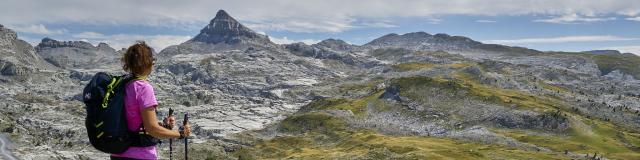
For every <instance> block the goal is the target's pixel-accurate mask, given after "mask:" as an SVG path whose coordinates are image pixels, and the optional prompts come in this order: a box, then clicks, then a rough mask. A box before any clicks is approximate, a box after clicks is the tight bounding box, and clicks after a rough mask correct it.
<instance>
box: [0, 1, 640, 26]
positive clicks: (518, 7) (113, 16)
mask: <svg viewBox="0 0 640 160" xmlns="http://www.w3.org/2000/svg"><path fill="white" fill-rule="evenodd" d="M496 4H499V5H496ZM217 9H225V10H227V11H228V12H229V13H230V14H231V15H232V16H234V17H235V18H237V19H239V20H241V21H243V22H252V23H254V24H253V25H254V26H261V28H265V30H266V29H268V30H287V31H295V32H341V31H345V30H348V29H353V28H354V27H357V26H358V25H357V23H358V22H361V20H369V21H377V20H381V19H389V18H397V17H434V16H439V15H480V16H496V15H542V16H561V15H571V14H577V15H607V14H612V15H625V16H636V15H638V13H640V1H638V0H563V1H558V0H519V1H517V2H514V1H513V0H483V1H477V0H458V1H440V0H396V1H388V0H368V1H360V0H305V1H297V0H272V1H261V0H235V1H227V0H191V1H188V2H184V1H175V0H157V1H153V3H149V2H148V1H130V0H109V1H100V2H97V1H87V0H66V1H43V0H6V1H3V2H2V5H0V10H1V11H2V14H0V22H2V23H5V24H50V23H82V24H87V23H90V24H99V25H103V24H110V25H122V24H131V25H149V26H161V27H174V28H183V27H184V26H192V25H194V24H198V25H203V24H206V23H207V22H209V20H210V19H211V18H213V16H214V15H215V12H216V11H217ZM587 18H589V17H587ZM591 19H593V17H591ZM596 19H597V18H596ZM587 21H588V20H587Z"/></svg>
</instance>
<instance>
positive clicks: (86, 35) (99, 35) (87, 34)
mask: <svg viewBox="0 0 640 160" xmlns="http://www.w3.org/2000/svg"><path fill="white" fill-rule="evenodd" d="M71 36H72V37H73V38H83V39H87V38H89V39H100V38H105V36H104V34H102V33H97V32H82V33H77V34H73V35H71Z"/></svg>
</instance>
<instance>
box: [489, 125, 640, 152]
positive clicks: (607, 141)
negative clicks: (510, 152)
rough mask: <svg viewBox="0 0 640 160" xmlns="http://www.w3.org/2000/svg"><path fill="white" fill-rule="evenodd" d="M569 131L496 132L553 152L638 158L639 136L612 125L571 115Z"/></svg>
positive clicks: (501, 130) (639, 150) (639, 148)
mask: <svg viewBox="0 0 640 160" xmlns="http://www.w3.org/2000/svg"><path fill="white" fill-rule="evenodd" d="M571 117H572V118H571V119H572V120H571V121H572V128H571V129H570V130H569V131H568V132H567V133H563V134H557V133H538V132H535V131H531V130H526V131H525V130H506V129H496V130H495V131H496V132H497V133H499V134H503V135H505V136H508V137H512V138H514V139H517V140H518V141H521V142H525V143H531V144H535V145H537V146H541V147H545V148H549V149H551V150H553V151H556V152H564V151H565V150H567V151H569V152H573V153H582V154H587V153H588V154H590V155H593V154H594V153H598V155H604V157H607V158H610V159H639V158H640V134H639V133H633V132H629V131H625V130H624V129H622V128H621V127H616V126H614V125H613V124H611V123H608V122H603V121H599V120H592V119H587V118H582V117H578V116H571Z"/></svg>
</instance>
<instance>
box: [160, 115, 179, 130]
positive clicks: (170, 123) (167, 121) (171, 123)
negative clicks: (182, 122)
mask: <svg viewBox="0 0 640 160" xmlns="http://www.w3.org/2000/svg"><path fill="white" fill-rule="evenodd" d="M162 126H164V127H165V128H167V129H173V127H175V126H176V118H175V117H174V116H173V115H169V117H167V118H164V120H162Z"/></svg>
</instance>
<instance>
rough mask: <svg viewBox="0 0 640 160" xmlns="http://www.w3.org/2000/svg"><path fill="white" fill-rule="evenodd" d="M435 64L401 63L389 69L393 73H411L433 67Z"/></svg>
mask: <svg viewBox="0 0 640 160" xmlns="http://www.w3.org/2000/svg"><path fill="white" fill-rule="evenodd" d="M435 66H436V64H433V63H425V62H409V63H401V64H395V65H393V66H391V68H392V69H393V70H395V71H400V72H404V71H413V70H421V69H429V68H433V67H435Z"/></svg>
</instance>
